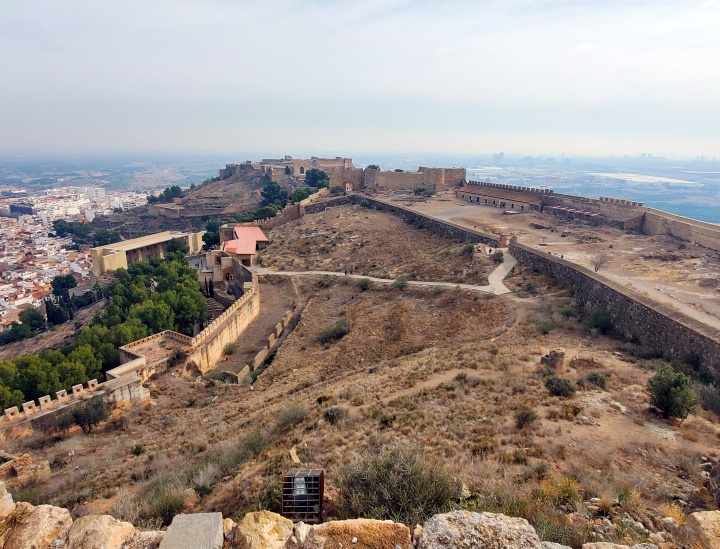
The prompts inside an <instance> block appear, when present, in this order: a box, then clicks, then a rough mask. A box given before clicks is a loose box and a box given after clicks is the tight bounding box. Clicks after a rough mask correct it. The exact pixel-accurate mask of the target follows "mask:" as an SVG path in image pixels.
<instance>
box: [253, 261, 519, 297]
mask: <svg viewBox="0 0 720 549" xmlns="http://www.w3.org/2000/svg"><path fill="white" fill-rule="evenodd" d="M504 257H505V260H504V261H503V262H502V263H500V265H498V266H497V268H496V269H495V270H494V271H493V272H492V273H490V275H489V276H488V284H487V286H475V285H473V284H456V283H453V282H433V281H422V280H408V282H407V283H408V286H426V287H435V286H439V287H443V288H461V289H463V290H471V291H474V292H482V293H485V294H492V295H503V294H509V293H511V290H509V289H508V288H507V287H506V286H505V284H503V282H502V281H503V280H504V278H505V277H506V276H507V275H508V274H510V271H512V270H513V267H515V265H516V264H517V261H516V260H515V258H514V257H513V256H511V255H510V254H508V253H507V252H505V254H504ZM250 270H251V271H252V272H253V273H255V274H256V275H279V276H318V275H319V276H338V277H343V276H347V277H348V278H356V279H359V278H366V279H368V280H371V281H373V282H377V283H378V284H393V283H394V282H395V280H392V279H389V278H375V277H373V276H365V275H362V274H348V275H346V274H345V273H342V272H335V271H275V270H273V269H266V268H264V267H250Z"/></svg>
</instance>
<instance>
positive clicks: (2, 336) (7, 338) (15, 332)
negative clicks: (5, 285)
mask: <svg viewBox="0 0 720 549" xmlns="http://www.w3.org/2000/svg"><path fill="white" fill-rule="evenodd" d="M18 320H20V322H13V323H12V324H11V325H10V329H9V330H7V331H5V332H2V333H0V345H7V344H8V343H13V342H15V341H20V340H21V339H28V338H30V337H35V336H36V335H38V334H39V333H40V332H42V331H43V330H45V317H44V316H43V314H42V313H41V312H40V311H38V310H37V309H25V310H24V311H21V312H20V315H19V318H18Z"/></svg>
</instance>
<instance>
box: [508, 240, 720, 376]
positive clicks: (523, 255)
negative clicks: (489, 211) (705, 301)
mask: <svg viewBox="0 0 720 549" xmlns="http://www.w3.org/2000/svg"><path fill="white" fill-rule="evenodd" d="M509 252H510V254H511V255H512V256H513V257H514V258H515V259H517V260H518V261H521V262H523V263H525V264H527V265H530V266H531V267H533V268H534V269H537V270H539V271H540V272H542V273H544V274H546V275H549V276H552V277H553V278H555V279H556V280H557V281H559V282H561V283H563V284H564V285H565V286H567V287H568V288H570V289H572V290H573V292H574V294H575V299H576V300H577V301H578V303H579V304H580V305H581V306H585V307H588V308H597V309H602V310H605V311H607V312H608V313H609V314H610V316H611V318H612V322H613V326H614V327H615V329H617V330H618V331H619V332H620V333H621V334H623V335H624V336H625V337H627V338H629V339H637V340H638V341H640V342H641V343H642V344H643V345H647V346H648V347H651V348H653V349H656V350H658V351H660V352H662V353H664V354H665V355H667V356H669V357H676V358H680V359H683V358H687V357H690V356H698V357H699V358H700V360H701V361H702V363H703V364H704V365H706V366H708V367H710V368H712V369H713V371H714V372H715V374H716V376H717V377H718V378H719V379H720V375H719V374H720V362H719V360H720V331H718V330H715V329H713V328H711V327H710V326H707V325H706V324H703V323H702V322H699V321H697V320H695V319H693V318H691V317H689V316H687V315H685V314H683V313H681V312H679V311H676V310H675V309H672V308H670V307H667V306H665V305H663V304H661V303H656V302H654V301H652V300H650V299H649V298H647V297H645V296H643V295H642V294H639V293H636V292H634V291H632V290H629V289H628V288H625V287H623V286H620V285H619V284H617V283H615V282H613V281H611V280H608V279H606V278H605V277H603V276H601V275H599V274H597V273H594V272H592V271H590V270H588V269H585V268H584V267H580V266H578V265H574V264H572V263H570V262H568V261H565V260H563V259H560V258H558V257H555V256H553V255H550V254H547V253H545V252H541V251H539V250H535V249H533V248H530V247H528V246H524V245H522V244H517V243H515V244H511V245H510V249H509Z"/></svg>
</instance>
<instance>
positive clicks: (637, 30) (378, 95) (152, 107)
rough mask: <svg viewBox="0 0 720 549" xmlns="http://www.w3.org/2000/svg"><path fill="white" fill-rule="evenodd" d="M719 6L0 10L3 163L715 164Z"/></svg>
mask: <svg viewBox="0 0 720 549" xmlns="http://www.w3.org/2000/svg"><path fill="white" fill-rule="evenodd" d="M718 23H720V1H718V0H705V1H703V0H698V1H693V2H688V1H679V0H656V1H653V2H650V1H649V0H632V1H619V0H609V1H603V2H601V1H596V0H583V1H578V2H570V1H567V0H484V1H481V2H474V1H471V0H451V1H446V2H431V1H428V0H424V1H416V2H412V1H410V0H383V1H381V0H369V1H367V2H349V1H347V0H340V1H336V2H330V1H326V0H296V1H290V0H269V1H267V2H263V3H262V4H260V3H247V2H231V1H229V0H211V1H200V0H181V1H174V2H171V1H170V0H158V1H156V2H152V3H147V2H140V1H139V0H129V1H128V2H123V3H116V2H110V1H109V0H99V1H98V2H93V3H86V2H80V1H78V0H53V1H50V0H31V1H28V2H23V3H9V2H7V3H5V4H4V5H2V6H0V52H2V55H0V71H1V73H2V74H3V82H4V85H3V86H2V87H0V121H1V122H2V129H3V131H2V132H0V156H7V155H12V154H15V153H18V152H19V153H23V154H27V153H33V154H47V153H87V152H108V153H119V152H131V153H140V152H145V153H148V154H150V153H165V152H183V151H188V152H192V153H210V152H223V151H227V152H228V154H230V152H231V151H267V150H274V151H288V154H292V152H293V151H303V153H305V154H326V153H327V151H339V152H338V153H337V154H349V155H351V156H352V155H355V156H357V155H361V154H362V155H365V154H370V153H374V152H380V151H383V152H385V153H402V152H413V153H456V154H463V153H466V154H490V153H493V152H501V151H503V152H505V153H506V154H507V155H538V154H539V155H549V156H559V155H561V154H562V153H565V155H566V156H594V157H607V156H611V155H615V156H623V155H632V156H634V155H639V154H641V153H650V154H653V155H655V156H664V157H671V158H672V157H677V158H694V157H696V156H698V155H704V156H707V157H708V159H712V158H713V157H715V156H720V132H718V128H720V104H719V103H718V102H717V97H718V96H720V73H719V72H718V71H717V70H716V69H717V59H720V33H718V32H717V27H718Z"/></svg>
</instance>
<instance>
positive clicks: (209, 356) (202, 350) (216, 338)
mask: <svg viewBox="0 0 720 549" xmlns="http://www.w3.org/2000/svg"><path fill="white" fill-rule="evenodd" d="M259 312H260V293H259V292H258V290H257V284H255V285H253V287H252V288H250V289H249V290H248V291H246V292H245V295H243V296H242V297H241V298H240V299H238V300H237V301H236V302H235V303H234V304H233V305H232V306H231V307H230V308H229V309H227V310H226V311H224V312H223V313H222V314H221V315H220V316H219V317H217V318H216V319H215V320H214V321H213V322H212V323H211V324H210V325H209V326H208V327H207V328H205V329H204V330H203V331H202V332H200V333H199V334H198V335H197V336H195V337H194V338H192V344H191V346H190V349H189V351H188V354H189V356H188V361H192V362H194V363H195V365H196V366H197V367H198V369H199V370H200V372H201V373H203V374H204V373H206V372H208V371H209V370H211V369H212V368H213V366H215V364H217V362H218V361H219V360H220V358H222V356H223V348H224V347H225V345H227V344H228V343H233V342H234V341H235V340H236V339H237V338H238V337H239V336H240V334H241V333H242V332H243V331H244V330H245V328H247V327H248V325H249V324H250V323H251V322H252V321H253V319H254V318H255V317H256V316H257V315H258V313H259Z"/></svg>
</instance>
